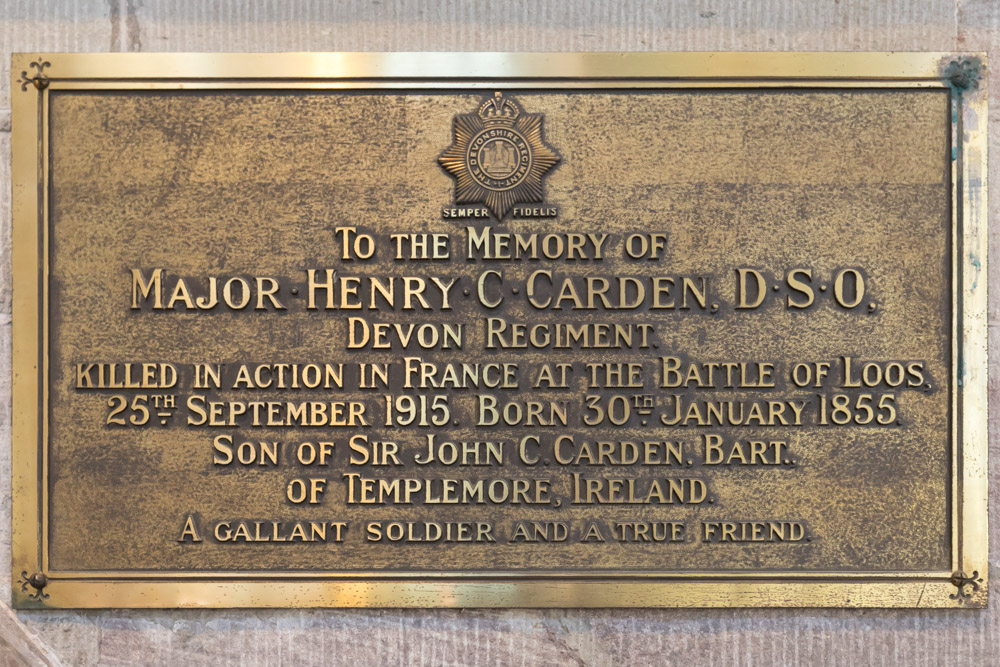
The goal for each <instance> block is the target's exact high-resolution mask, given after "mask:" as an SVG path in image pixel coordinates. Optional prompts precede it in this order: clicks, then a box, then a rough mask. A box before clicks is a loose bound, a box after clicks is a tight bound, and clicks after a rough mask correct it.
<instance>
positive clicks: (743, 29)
mask: <svg viewBox="0 0 1000 667" xmlns="http://www.w3.org/2000/svg"><path fill="white" fill-rule="evenodd" d="M448 50H455V51H619V50H620V51H633V50H634V51H642V50H658V51H670V50H702V51H725V50H748V51H754V50H803V51H804V50H831V51H837V50H845V51H847V50H865V51H867V50H871V51H894V50H896V51H988V52H989V56H990V58H991V60H992V62H993V64H994V67H995V68H996V67H1000V0H924V1H919V0H883V1H879V0H869V1H867V2H866V1H864V0H832V1H828V0H799V1H796V0H741V1H735V0H733V1H727V0H677V1H674V2H666V1H664V2H654V1H652V0H589V1H586V0H535V1H531V0H516V1H514V0H511V1H508V0H471V1H468V2H460V1H459V0H452V1H450V2H448V1H441V2H418V1H415V0H344V1H343V2H335V1H333V0H330V1H324V0H244V1H242V2H236V1H234V2H226V1H225V0H163V1H156V0H103V1H102V0H0V67H2V70H3V71H2V72H0V257H2V263H0V378H2V379H0V591H3V593H0V667H2V666H4V665H8V664H9V665H20V664H67V665H96V664H101V665H135V664H156V665H161V664H162V665H180V664H183V665H212V666H217V665H223V664H239V665H244V664H245V665H270V664H287V663H295V664H319V663H322V664H338V663H353V664H380V663H395V662H400V663H428V664H462V665H487V664H528V663H544V664H547V663H566V664H578V665H617V664H622V663H637V664H646V663H657V664H709V663H711V664H715V663H719V664H727V665H751V664H818V663H824V664H838V665H839V664H843V665H860V664H880V665H884V664H907V665H938V664H962V665H979V664H991V663H1000V647H996V646H995V643H997V642H998V640H1000V613H998V611H997V608H998V606H1000V598H998V597H997V596H1000V586H998V585H997V583H996V582H1000V559H998V557H997V553H998V551H997V547H998V546H1000V530H998V527H1000V523H998V522H997V520H996V516H997V514H996V512H997V510H994V516H993V518H992V520H991V522H990V536H991V542H992V544H993V548H992V549H991V558H990V565H991V568H992V572H993V574H994V577H993V581H994V585H993V586H992V588H993V589H994V590H993V591H992V593H991V595H992V596H993V603H992V605H991V606H992V609H986V610H977V611H966V610H952V611H905V610H903V611H886V610H864V611H853V610H759V609H758V610H740V609H735V610H710V611H698V610H544V611H543V610H503V611H495V610H470V611H465V610H343V611H338V610H302V611H299V610H280V611H269V610H258V611H247V610H216V611H187V610H184V611H156V610H148V611H117V610H111V611H91V612H72V611H68V612H17V613H15V612H13V611H12V610H10V608H9V606H7V605H8V603H9V598H8V593H6V591H9V590H10V447H9V443H10V410H11V407H10V380H9V378H10V362H11V350H10V320H11V288H10V252H11V249H10V175H9V170H10V94H9V80H10V76H9V68H10V54H11V53H12V52H22V51H23V52H45V51H112V52H117V51H448ZM990 79H991V81H990V91H991V100H990V120H991V125H993V126H994V127H995V123H996V120H997V119H998V118H1000V79H998V78H997V77H996V75H995V74H993V73H991V74H990ZM990 144H991V146H990V149H991V153H992V155H993V159H991V161H990V169H989V179H990V220H991V224H990V242H991V246H992V247H993V248H997V247H1000V223H998V222H997V217H998V213H1000V152H998V150H1000V137H998V136H992V137H991V140H990ZM995 255H996V253H995V252H991V257H990V270H989V285H990V287H991V290H990V306H989V335H990V341H989V342H990V355H991V358H994V359H996V358H997V355H998V343H1000V337H998V333H1000V330H998V329H997V324H998V323H1000V320H998V315H1000V299H998V291H997V285H1000V282H998V280H1000V259H998V258H997V257H996V256H995ZM992 366H993V372H991V374H990V375H991V377H990V403H991V406H992V410H993V417H992V418H991V420H990V439H991V448H990V449H991V465H990V471H991V478H993V479H994V482H995V481H996V479H997V477H998V476H1000V444H997V442H996V437H995V436H996V434H997V432H998V428H1000V419H998V417H1000V410H998V409H997V406H996V399H997V398H998V397H1000V393H998V392H1000V373H998V372H996V370H997V369H996V364H995V363H994V364H992ZM991 501H992V505H993V507H994V508H997V507H1000V494H998V492H997V485H996V483H994V484H993V488H992V490H991Z"/></svg>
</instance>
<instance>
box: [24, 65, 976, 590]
mask: <svg viewBox="0 0 1000 667" xmlns="http://www.w3.org/2000/svg"><path fill="white" fill-rule="evenodd" d="M984 68H985V61H984V58H983V56H981V55H975V54H960V55H949V54H885V53H854V54H822V53H799V54H734V53H717V54H706V53H698V54H360V53H354V54H336V53H328V54H215V55H195V54H171V55H167V54H161V55H151V54H114V55H104V54H101V55H98V54H42V55H38V54H25V55H16V56H14V59H13V67H12V72H13V77H12V79H13V92H12V96H13V113H14V120H13V179H14V207H15V208H14V256H13V266H14V281H15V284H14V300H15V303H14V378H13V382H14V434H13V449H14V452H13V453H14V458H13V490H14V499H13V502H14V519H13V575H14V576H13V581H14V584H13V586H14V588H13V601H14V604H15V606H17V607H19V608H44V607H175V606H177V607H187V606H215V607H230V606H235V607H265V606H295V607H306V606H345V607H346V606H370V607H405V606H416V607H439V606H440V607H445V606H447V607H465V606H482V607H487V606H507V607H521V606H525V607H560V606H562V607H576V606H579V607H584V606H586V607H592V606H598V607H602V606H640V607H641V606H699V607H709V606H841V607H982V606H985V604H986V589H987V586H986V580H987V574H986V563H987V543H986V525H987V521H986V509H987V508H986V488H987V468H986V443H987V440H986V373H987V362H986V319H985V316H986V266H985V264H986V210H987V208H986V182H985V180H986V148H985V147H986V118H987V110H986V98H987V95H986V91H985V85H986V79H985V76H984Z"/></svg>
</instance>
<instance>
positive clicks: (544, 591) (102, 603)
mask: <svg viewBox="0 0 1000 667" xmlns="http://www.w3.org/2000/svg"><path fill="white" fill-rule="evenodd" d="M985 66H986V56H985V54H982V53H861V52H854V53H821V52H808V53H806V52H801V53H735V52H730V53H709V52H702V53H242V54H241V53H170V54H167V53H162V54H154V53H127V54H123V53H115V54H105V53H101V54H97V53H25V54H14V55H13V57H12V60H11V93H10V94H11V106H12V114H13V115H12V119H13V127H12V135H11V149H12V154H13V157H12V167H13V169H12V182H13V253H12V259H11V264H12V271H13V289H14V291H13V364H12V390H13V406H12V407H13V411H12V436H11V438H12V442H11V445H12V455H13V458H12V494H13V499H12V526H11V529H12V562H11V566H12V579H11V582H12V596H13V606H14V607H15V608H19V609H38V608H102V607H138V608H144V607H909V608H921V607H964V608H977V607H979V608H981V607H985V606H986V604H987V588H988V579H987V560H988V544H987V489H988V468H987V448H988V431H987V408H988V405H987V299H986V284H987V281H986V275H987V240H986V239H987V219H988V209H987V204H986V192H987V187H986V173H987V169H986V167H987V117H988V116H987V97H988V96H987V91H986V76H985ZM505 88H517V89H530V88H541V89H566V88H571V89H578V90H579V89H712V88H728V89H742V88H755V89H776V88H777V89H780V88H810V89H823V90H836V89H850V88H875V89H888V88H903V89H906V88H938V89H943V90H946V91H950V99H951V138H952V157H953V159H952V171H951V183H952V187H951V193H952V199H951V210H952V238H953V239H954V241H955V242H954V243H952V244H951V247H952V257H951V266H952V276H953V279H952V294H951V296H952V304H953V310H952V340H953V345H952V359H953V364H952V368H951V369H950V372H951V375H952V383H953V386H954V387H955V388H956V390H955V391H954V392H953V395H952V397H951V402H952V403H951V409H952V414H953V415H955V416H956V417H957V418H955V419H952V424H953V427H952V428H953V432H952V434H951V436H952V437H951V442H952V447H951V451H952V457H951V475H952V480H951V485H950V488H951V492H952V497H951V498H950V499H949V503H950V508H951V513H952V521H951V526H952V535H951V570H948V571H940V572H938V571H929V572H912V571H891V572H884V571H882V572H864V571H850V572H816V571H809V572H802V571H760V572H753V573H746V572H733V573H718V572H711V573H709V572H704V573H699V572H697V571H689V572H688V571H686V572H682V573H676V572H674V573H663V574H659V573H650V574H636V573H622V575H618V576H616V575H613V574H606V573H601V574H595V575H588V574H586V573H577V572H572V571H566V572H556V573H547V574H544V575H538V574H533V573H532V574H521V573H502V572H501V573H496V572H465V571H462V572H434V573H426V572H421V573H406V572H400V573H385V572H372V573H347V574H345V573H330V572H281V571H266V572H265V571H256V572H255V571H248V572H239V573H234V572H209V571H197V572H190V573H175V572H156V571H86V572H79V571H74V572H67V571H53V570H52V569H50V567H49V563H48V552H47V547H48V544H47V542H48V533H49V530H50V528H49V524H48V491H47V487H48V484H47V482H48V480H47V463H48V461H47V453H48V446H49V443H48V433H47V415H48V406H47V395H48V387H47V380H46V378H47V375H48V374H47V366H48V350H47V347H46V345H47V339H48V335H47V334H48V317H47V311H48V301H47V300H48V295H47V291H46V287H47V284H48V263H47V257H48V237H47V230H48V215H49V211H48V202H49V192H48V171H47V170H48V165H49V163H48V160H47V158H46V156H47V155H48V152H49V146H48V109H49V94H50V92H51V91H53V90H57V91H58V90H95V91H96V90H116V91H124V90H134V91H143V90H181V89H184V90H291V89H294V90H375V89H377V90H385V89H409V90H419V89H434V90H447V89H461V90H479V89H481V90H490V91H492V90H503V89H505Z"/></svg>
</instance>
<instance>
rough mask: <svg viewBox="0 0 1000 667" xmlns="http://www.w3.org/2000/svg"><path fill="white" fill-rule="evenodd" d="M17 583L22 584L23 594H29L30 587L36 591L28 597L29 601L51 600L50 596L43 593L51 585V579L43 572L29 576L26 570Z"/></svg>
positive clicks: (22, 571)
mask: <svg viewBox="0 0 1000 667" xmlns="http://www.w3.org/2000/svg"><path fill="white" fill-rule="evenodd" d="M17 583H19V584H21V592H22V593H27V592H28V587H29V586H30V587H32V588H34V589H35V592H34V593H31V594H30V595H28V599H29V600H47V599H48V598H49V594H48V593H46V592H44V591H42V589H43V588H45V586H46V585H47V584H48V583H49V578H48V577H46V576H45V575H44V574H42V573H41V572H35V573H34V574H32V575H30V576H29V575H28V572H27V571H26V570H21V578H20V579H18V581H17Z"/></svg>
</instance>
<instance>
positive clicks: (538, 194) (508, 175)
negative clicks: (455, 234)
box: [438, 92, 559, 220]
mask: <svg viewBox="0 0 1000 667" xmlns="http://www.w3.org/2000/svg"><path fill="white" fill-rule="evenodd" d="M542 116H543V115H542V114H529V113H524V111H523V110H522V109H521V107H520V105H519V104H518V103H517V102H516V101H515V100H514V99H513V98H511V97H504V96H503V94H502V93H499V92H498V93H496V94H495V95H494V96H493V97H491V98H488V99H486V100H483V102H482V104H480V105H479V110H478V111H477V112H476V113H470V114H460V115H457V116H455V120H454V123H453V126H452V127H453V130H454V141H453V142H452V144H451V146H449V147H448V149H447V150H446V151H445V152H443V153H442V154H441V155H440V157H438V162H439V163H440V164H441V166H442V167H444V169H445V171H447V172H448V173H449V174H450V175H451V176H452V177H453V178H454V179H455V203H456V204H483V205H485V206H486V208H488V209H489V210H490V212H491V213H492V214H493V215H494V216H496V218H497V220H503V218H504V216H506V215H507V213H508V212H510V210H511V209H512V208H513V207H514V205H515V204H531V203H536V202H541V201H543V200H544V189H543V185H542V178H544V177H545V175H546V174H547V173H548V172H549V171H550V170H551V169H552V168H553V167H555V166H556V165H557V164H558V163H559V155H557V154H556V152H555V151H554V150H552V148H550V147H549V146H548V145H546V144H545V141H544V140H543V139H542Z"/></svg>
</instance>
